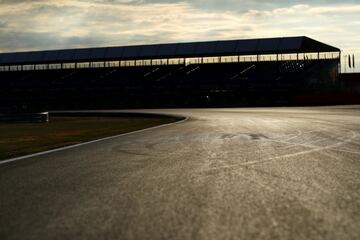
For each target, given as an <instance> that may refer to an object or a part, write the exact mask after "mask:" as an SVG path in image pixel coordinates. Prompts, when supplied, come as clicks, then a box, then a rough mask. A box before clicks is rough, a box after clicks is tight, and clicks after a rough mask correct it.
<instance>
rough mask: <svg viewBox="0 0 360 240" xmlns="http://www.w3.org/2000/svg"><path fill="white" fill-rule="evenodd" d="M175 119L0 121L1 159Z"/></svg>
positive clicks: (121, 118)
mask: <svg viewBox="0 0 360 240" xmlns="http://www.w3.org/2000/svg"><path fill="white" fill-rule="evenodd" d="M174 121H176V120H175V119H172V118H161V117H151V118H147V117H66V116H53V117H50V122H49V123H14V124H11V123H0V161H1V160H5V159H9V158H14V157H19V156H23V155H27V154H32V153H37V152H42V151H46V150H50V149H55V148H59V147H64V146H69V145H73V144H78V143H82V142H87V141H91V140H95V139H99V138H104V137H109V136H114V135H118V134H122V133H127V132H132V131H136V130H140V129H145V128H149V127H154V126H158V125H162V124H166V123H170V122H174Z"/></svg>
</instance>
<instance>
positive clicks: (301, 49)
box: [0, 36, 340, 65]
mask: <svg viewBox="0 0 360 240" xmlns="http://www.w3.org/2000/svg"><path fill="white" fill-rule="evenodd" d="M338 51H340V49H338V48H335V47H332V46H330V45H327V44H324V43H321V42H318V41H316V40H314V39H311V38H308V37H305V36H302V37H283V38H263V39H243V40H226V41H211V42H192V43H170V44H154V45H138V46H123V47H101V48H82V49H67V50H47V51H33V52H15V53H0V65H12V64H41V63H58V62H81V61H84V62H89V61H112V60H130V59H132V60H136V59H159V58H190V57H208V56H232V55H253V54H284V53H307V52H338Z"/></svg>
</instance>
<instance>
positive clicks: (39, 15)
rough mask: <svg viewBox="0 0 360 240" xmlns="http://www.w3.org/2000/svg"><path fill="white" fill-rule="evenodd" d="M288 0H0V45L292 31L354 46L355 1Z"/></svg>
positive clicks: (359, 42)
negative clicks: (220, 1)
mask: <svg viewBox="0 0 360 240" xmlns="http://www.w3.org/2000/svg"><path fill="white" fill-rule="evenodd" d="M280 2H281V1H280ZM295 2H297V3H298V4H295V5H289V4H288V3H287V5H284V4H285V2H284V3H283V5H281V4H278V5H276V4H273V3H269V2H266V1H265V3H264V1H247V0H242V1H240V2H239V1H232V0H224V4H223V5H224V6H225V7H221V5H219V4H218V2H215V1H212V0H211V1H206V3H208V4H206V3H205V1H203V0H195V1H191V2H188V1H171V0H168V1H161V0H155V1H146V0H103V1H101V0H98V1H89V0H62V1H57V0H47V1H44V0H35V1H19V0H18V1H14V0H13V1H1V0H0V51H17V50H33V49H59V48H72V47H93V46H108V45H129V44H143V43H159V42H184V41H197V40H217V39H238V38H256V37H276V36H299V35H307V36H309V37H313V38H315V39H318V40H320V41H324V42H326V43H329V44H331V45H334V46H337V47H340V48H343V49H346V51H352V49H354V50H356V51H359V50H358V48H360V38H359V37H358V36H359V35H360V30H359V29H360V28H359V26H360V25H359V24H360V23H359V20H358V16H360V4H354V3H351V1H349V2H348V3H346V1H343V2H342V3H336V2H335V1H332V3H329V4H327V5H326V6H325V5H321V4H312V2H310V3H309V1H303V3H301V1H295ZM313 2H314V3H315V2H316V1H313ZM321 2H323V1H321ZM334 2H335V3H334ZM200 6H203V7H200ZM244 6H246V7H247V8H244ZM357 58H358V59H359V60H360V56H358V53H357Z"/></svg>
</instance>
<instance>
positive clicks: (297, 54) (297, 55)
mask: <svg viewBox="0 0 360 240" xmlns="http://www.w3.org/2000/svg"><path fill="white" fill-rule="evenodd" d="M296 61H299V53H296Z"/></svg>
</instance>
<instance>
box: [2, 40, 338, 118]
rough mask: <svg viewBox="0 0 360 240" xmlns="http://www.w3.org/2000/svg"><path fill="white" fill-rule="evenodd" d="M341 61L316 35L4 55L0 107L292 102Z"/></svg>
mask: <svg viewBox="0 0 360 240" xmlns="http://www.w3.org/2000/svg"><path fill="white" fill-rule="evenodd" d="M339 65H340V50H339V49H338V48H335V47H332V46H329V45H327V44H324V43H321V42H318V41H316V40H313V39H311V38H308V37H284V38H267V39H245V40H227V41H211V42H194V43H171V44H155V45H140V46H123V47H103V48H85V49H68V50H49V51H33V52H16V53H0V111H14V110H16V111H28V110H29V111H34V110H50V109H89V108H96V109H99V108H150V107H151V108H154V107H157V108H158V107H200V106H244V105H254V104H255V105H274V104H285V103H286V104H292V99H294V98H293V96H295V95H299V94H304V93H309V92H319V91H324V89H329V88H333V87H336V86H337V85H338V77H339Z"/></svg>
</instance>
